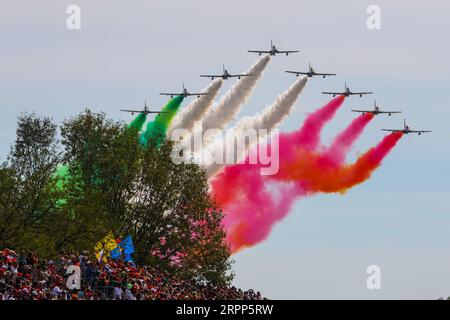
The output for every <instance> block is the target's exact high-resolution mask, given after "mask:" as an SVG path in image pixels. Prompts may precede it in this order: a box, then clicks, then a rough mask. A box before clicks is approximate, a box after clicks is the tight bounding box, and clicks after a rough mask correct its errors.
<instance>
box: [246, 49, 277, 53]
mask: <svg viewBox="0 0 450 320" xmlns="http://www.w3.org/2000/svg"><path fill="white" fill-rule="evenodd" d="M248 52H251V53H271V52H272V51H264V50H248Z"/></svg>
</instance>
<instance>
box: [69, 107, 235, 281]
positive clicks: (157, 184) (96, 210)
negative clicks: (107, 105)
mask: <svg viewBox="0 0 450 320" xmlns="http://www.w3.org/2000/svg"><path fill="white" fill-rule="evenodd" d="M61 132H62V144H63V145H64V146H65V155H64V159H65V161H66V163H67V165H68V166H69V173H70V174H69V176H70V177H69V179H68V183H67V184H66V190H67V192H68V194H69V197H68V205H69V207H70V208H71V210H74V215H75V216H77V217H78V216H80V215H81V216H83V215H82V214H81V213H80V212H78V208H79V207H78V205H77V204H82V205H83V207H82V208H86V214H87V215H88V216H89V215H91V217H92V219H94V218H95V219H96V220H97V222H96V227H95V228H91V229H89V230H92V232H93V233H94V234H95V233H96V234H97V240H99V237H100V234H101V235H102V236H104V235H105V234H106V233H107V232H108V229H109V230H112V231H113V232H114V234H116V235H122V236H126V235H128V234H130V235H132V237H133V240H134V243H135V247H136V254H135V258H136V259H137V261H138V262H140V263H145V264H150V265H158V266H160V267H162V268H166V269H168V270H171V271H173V272H177V273H178V274H179V275H183V276H185V277H196V278H198V279H202V280H207V281H212V282H216V283H218V282H222V283H223V282H228V281H229V280H230V279H231V275H230V273H229V269H230V261H229V256H230V253H229V250H228V247H227V245H226V243H225V241H224V239H225V234H224V232H223V230H222V228H221V226H220V222H221V219H222V213H221V211H220V210H219V209H217V208H216V206H215V204H214V203H213V202H212V201H211V199H210V197H209V194H208V182H207V178H206V175H205V172H204V170H203V169H202V168H201V167H199V166H198V165H196V164H175V163H174V162H173V161H172V158H171V154H172V149H173V143H172V142H170V141H167V142H164V143H163V144H162V145H160V143H161V141H160V139H159V137H153V138H150V140H149V141H148V143H147V144H146V146H142V145H141V144H140V143H139V139H138V138H139V136H138V132H137V130H136V129H135V128H129V127H126V126H123V125H121V124H119V123H115V122H112V121H110V120H106V118H105V116H104V115H103V114H94V113H92V112H90V111H86V112H84V113H83V114H81V115H80V116H78V117H76V118H73V119H71V120H70V121H67V122H65V123H64V125H63V126H62V130H61ZM100 230H101V231H102V232H103V234H102V232H99V231H100Z"/></svg>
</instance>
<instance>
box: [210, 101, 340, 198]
mask: <svg viewBox="0 0 450 320" xmlns="http://www.w3.org/2000/svg"><path fill="white" fill-rule="evenodd" d="M344 101H345V97H344V96H338V97H336V98H334V99H332V100H331V101H330V102H329V103H327V104H326V105H325V106H323V107H322V108H320V109H318V110H316V111H315V112H313V113H311V114H310V115H309V116H308V117H307V118H306V120H305V122H304V124H303V126H302V127H301V128H300V129H299V130H297V131H295V132H292V133H288V134H280V137H279V141H280V142H279V148H280V149H279V155H280V161H283V162H285V161H286V162H287V161H295V148H293V146H302V148H305V149H308V150H314V149H315V148H317V146H318V145H319V142H320V133H321V131H322V129H323V127H324V126H325V124H326V123H327V122H329V121H330V120H331V119H332V118H333V116H334V115H335V114H336V111H337V110H338V109H339V107H340V106H341V105H342V104H343V103H344ZM268 150H270V148H268ZM280 165H281V166H282V164H280ZM261 166H262V165H260V164H249V158H248V157H247V158H246V159H245V161H243V162H242V163H241V164H237V165H233V166H228V167H226V168H225V169H224V170H223V171H222V172H221V173H220V174H219V175H217V176H216V177H215V178H214V179H213V180H212V181H211V185H212V187H213V190H214V196H215V197H216V201H218V202H219V203H220V204H222V205H226V204H227V203H228V202H229V201H233V200H235V199H237V198H239V193H242V192H244V191H245V190H248V189H249V188H251V183H250V182H249V181H253V182H252V183H254V181H255V179H256V178H255V177H259V172H260V168H261ZM249 176H252V178H251V179H249V178H248V177H249ZM229 186H233V187H232V188H230V187H229ZM243 190H244V191H243Z"/></svg>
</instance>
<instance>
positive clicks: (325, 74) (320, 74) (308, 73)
mask: <svg viewBox="0 0 450 320" xmlns="http://www.w3.org/2000/svg"><path fill="white" fill-rule="evenodd" d="M285 72H287V73H293V74H295V75H296V76H297V77H298V76H299V75H301V74H304V75H306V76H308V78H312V77H314V76H322V77H323V78H324V79H325V78H326V77H330V76H336V73H317V72H316V71H314V68H313V67H311V63H310V64H309V71H308V72H304V71H303V72H302V71H285Z"/></svg>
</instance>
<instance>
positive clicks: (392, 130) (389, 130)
mask: <svg viewBox="0 0 450 320" xmlns="http://www.w3.org/2000/svg"><path fill="white" fill-rule="evenodd" d="M381 131H387V132H403V130H400V129H381Z"/></svg>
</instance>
